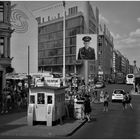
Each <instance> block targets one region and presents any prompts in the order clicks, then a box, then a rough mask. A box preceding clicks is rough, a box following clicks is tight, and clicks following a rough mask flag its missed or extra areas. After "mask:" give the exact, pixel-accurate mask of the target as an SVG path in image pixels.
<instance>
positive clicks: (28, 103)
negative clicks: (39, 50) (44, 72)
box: [27, 46, 30, 107]
mask: <svg viewBox="0 0 140 140" xmlns="http://www.w3.org/2000/svg"><path fill="white" fill-rule="evenodd" d="M29 74H30V46H28V93H27V107H28V104H29V89H30V81H29Z"/></svg>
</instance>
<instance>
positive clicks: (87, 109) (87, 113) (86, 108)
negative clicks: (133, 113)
mask: <svg viewBox="0 0 140 140" xmlns="http://www.w3.org/2000/svg"><path fill="white" fill-rule="evenodd" d="M84 113H85V118H86V119H87V120H88V121H90V113H91V105H90V99H89V95H85V101H84Z"/></svg>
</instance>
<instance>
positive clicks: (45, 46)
mask: <svg viewBox="0 0 140 140" xmlns="http://www.w3.org/2000/svg"><path fill="white" fill-rule="evenodd" d="M75 44H76V37H70V38H67V39H66V41H65V45H66V46H75ZM62 46H63V40H57V41H50V42H42V43H39V50H45V49H52V48H62Z"/></svg>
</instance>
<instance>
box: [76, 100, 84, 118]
mask: <svg viewBox="0 0 140 140" xmlns="http://www.w3.org/2000/svg"><path fill="white" fill-rule="evenodd" d="M74 117H75V119H84V101H83V100H80V101H77V102H75V103H74Z"/></svg>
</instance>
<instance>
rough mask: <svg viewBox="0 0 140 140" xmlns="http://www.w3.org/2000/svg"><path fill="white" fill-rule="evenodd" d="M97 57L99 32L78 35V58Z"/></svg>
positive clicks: (94, 58)
mask: <svg viewBox="0 0 140 140" xmlns="http://www.w3.org/2000/svg"><path fill="white" fill-rule="evenodd" d="M96 59H97V34H77V35H76V60H96Z"/></svg>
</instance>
